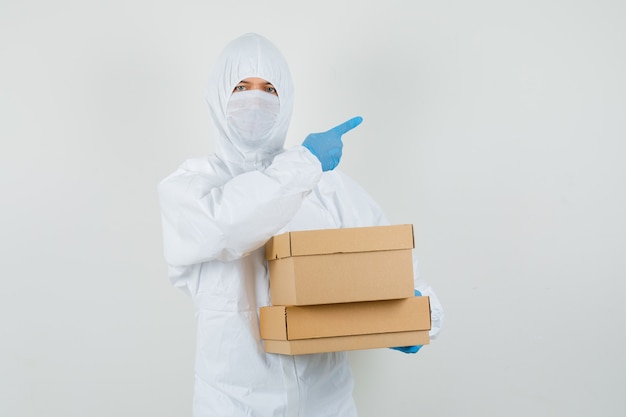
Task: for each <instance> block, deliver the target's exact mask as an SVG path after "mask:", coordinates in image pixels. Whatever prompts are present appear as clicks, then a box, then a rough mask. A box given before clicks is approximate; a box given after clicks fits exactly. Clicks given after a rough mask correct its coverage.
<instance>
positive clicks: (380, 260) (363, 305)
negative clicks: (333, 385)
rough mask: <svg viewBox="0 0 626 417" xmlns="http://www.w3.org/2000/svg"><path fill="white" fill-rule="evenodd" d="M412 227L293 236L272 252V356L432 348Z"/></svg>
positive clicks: (265, 310) (268, 315) (268, 338)
mask: <svg viewBox="0 0 626 417" xmlns="http://www.w3.org/2000/svg"><path fill="white" fill-rule="evenodd" d="M413 247H414V240H413V227H412V225H392V226H376V227H359V228H346V229H326V230H312V231H296V232H287V233H284V234H281V235H278V236H274V237H273V238H272V239H270V240H269V241H268V243H267V244H266V246H265V249H266V258H267V260H268V265H269V273H270V293H271V297H272V304H273V305H272V306H268V307H262V308H261V312H260V313H261V338H262V339H264V345H265V351H266V352H270V353H282V354H288V355H298V354H308V353H321V352H333V351H344V350H356V349H372V348H383V347H393V346H412V345H424V344H427V343H429V338H428V331H429V330H430V304H429V299H428V297H425V296H421V297H414V296H413V295H414V294H413V261H412V250H413Z"/></svg>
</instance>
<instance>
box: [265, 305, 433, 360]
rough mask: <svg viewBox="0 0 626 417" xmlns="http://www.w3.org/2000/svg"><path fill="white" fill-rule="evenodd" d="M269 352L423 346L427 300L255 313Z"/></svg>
mask: <svg viewBox="0 0 626 417" xmlns="http://www.w3.org/2000/svg"><path fill="white" fill-rule="evenodd" d="M260 315H261V338H262V339H265V351H266V352H270V353H285V354H304V353H321V352H333V351H343V350H355V349H371V348H381V347H392V346H410V345H416V344H427V343H428V330H430V326H431V323H430V302H429V298H428V297H426V296H420V297H411V298H404V299H399V300H383V301H364V302H358V303H340V304H323V305H311V306H268V307H262V308H261V309H260Z"/></svg>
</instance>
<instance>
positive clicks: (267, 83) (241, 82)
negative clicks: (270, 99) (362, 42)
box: [237, 80, 274, 87]
mask: <svg viewBox="0 0 626 417" xmlns="http://www.w3.org/2000/svg"><path fill="white" fill-rule="evenodd" d="M239 84H252V83H251V82H250V81H246V80H241V81H239V82H238V83H237V85H239ZM264 85H271V86H272V87H274V84H272V83H271V82H269V81H268V82H266V83H265V84H264Z"/></svg>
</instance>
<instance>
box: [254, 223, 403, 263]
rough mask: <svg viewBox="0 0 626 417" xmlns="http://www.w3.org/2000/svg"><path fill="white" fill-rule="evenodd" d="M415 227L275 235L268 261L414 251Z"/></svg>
mask: <svg viewBox="0 0 626 417" xmlns="http://www.w3.org/2000/svg"><path fill="white" fill-rule="evenodd" d="M414 247H415V237H414V231H413V225H412V224H395V225H387V226H370V227H350V228H339V229H318V230H301V231H291V232H286V233H282V234H280V235H276V236H273V237H272V238H270V240H269V241H268V242H267V243H266V245H265V258H266V259H267V260H268V261H271V260H275V259H281V258H286V257H289V256H305V255H323V254H330V253H351V252H372V251H377V250H398V249H412V248H414Z"/></svg>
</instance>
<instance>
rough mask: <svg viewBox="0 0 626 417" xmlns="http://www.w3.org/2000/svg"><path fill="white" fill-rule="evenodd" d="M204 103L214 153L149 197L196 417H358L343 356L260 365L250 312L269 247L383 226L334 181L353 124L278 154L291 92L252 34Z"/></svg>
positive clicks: (255, 316)
mask: <svg viewBox="0 0 626 417" xmlns="http://www.w3.org/2000/svg"><path fill="white" fill-rule="evenodd" d="M206 99H207V102H208V105H209V109H210V115H211V119H212V122H213V126H214V129H215V153H214V154H213V155H211V156H209V157H205V158H196V159H190V160H187V161H186V162H184V163H183V164H182V165H181V166H180V167H179V168H178V170H176V171H175V172H174V173H173V174H171V175H170V176H168V177H167V178H165V179H164V180H163V181H162V182H161V183H160V184H159V188H158V191H159V199H160V204H161V210H162V222H163V235H164V253H165V260H166V262H167V264H168V267H169V276H170V279H171V281H172V283H173V285H174V286H176V287H179V288H181V289H183V290H184V291H186V292H187V293H189V294H190V296H191V298H192V300H193V302H194V306H195V312H196V319H197V348H196V362H195V388H194V401H193V415H194V416H195V417H217V416H219V417H230V416H232V417H235V416H236V417H244V416H254V417H288V416H299V417H352V416H356V415H357V411H356V406H355V404H354V401H353V399H352V390H353V380H352V374H351V371H350V367H349V363H348V359H347V355H346V353H345V352H336V353H324V354H315V355H301V356H286V355H276V354H268V353H265V352H264V350H263V344H262V341H261V339H260V336H259V308H260V307H262V306H267V305H270V304H271V300H270V296H269V279H268V269H267V265H266V261H265V257H264V244H265V243H266V242H267V240H268V239H269V238H270V237H272V236H274V235H276V234H279V233H282V232H285V231H289V230H311V229H329V228H345V227H363V226H377V225H385V224H388V222H387V220H386V219H385V216H384V214H383V213H382V211H381V209H380V207H379V206H378V205H377V204H376V203H375V202H374V201H373V200H372V198H371V197H370V196H369V195H368V194H367V193H366V192H365V191H364V189H362V188H361V187H360V186H359V185H358V184H357V183H356V182H354V181H353V180H352V179H350V178H349V177H347V176H346V175H345V174H342V173H341V172H339V171H338V170H335V169H334V168H335V167H336V165H337V164H338V163H339V160H340V158H341V147H342V142H341V136H342V134H344V133H346V132H347V131H349V130H350V129H352V128H354V127H356V126H357V125H358V124H359V123H360V122H361V119H360V118H359V117H357V118H354V119H351V120H349V121H347V122H345V123H343V124H341V125H339V126H337V127H336V128H333V129H331V130H329V131H327V132H323V133H316V134H311V135H309V136H308V137H307V138H306V139H305V141H304V142H303V145H302V146H295V147H293V148H290V149H284V148H283V145H284V143H285V138H286V135H287V128H288V125H289V121H290V118H291V112H292V107H293V85H292V80H291V76H290V73H289V69H288V66H287V63H286V61H285V59H284V58H283V56H282V54H281V53H280V51H279V50H278V49H277V48H276V47H275V46H274V45H273V44H272V43H270V42H269V41H268V40H267V39H265V38H264V37H262V36H259V35H257V34H246V35H243V36H241V37H239V38H237V39H235V40H233V41H231V42H230V43H229V44H228V45H227V46H226V48H225V49H224V51H223V52H222V54H221V55H220V56H219V58H218V60H217V62H216V64H215V66H214V68H213V70H212V72H211V75H210V78H209V85H208V89H207V93H206ZM414 264H415V265H417V262H414ZM415 288H416V289H417V290H419V291H420V292H421V293H422V294H423V295H428V296H430V297H431V300H430V301H431V309H432V330H431V337H433V336H435V335H436V334H437V333H438V332H439V328H440V324H441V320H442V318H443V311H442V309H441V306H440V303H439V301H438V299H437V297H436V295H435V293H434V292H433V291H432V289H431V288H430V287H429V286H428V285H427V284H426V283H425V282H424V281H423V280H421V279H420V278H419V277H418V275H417V270H416V273H415ZM416 350H417V349H416V348H413V349H408V350H405V351H407V352H411V351H416Z"/></svg>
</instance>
